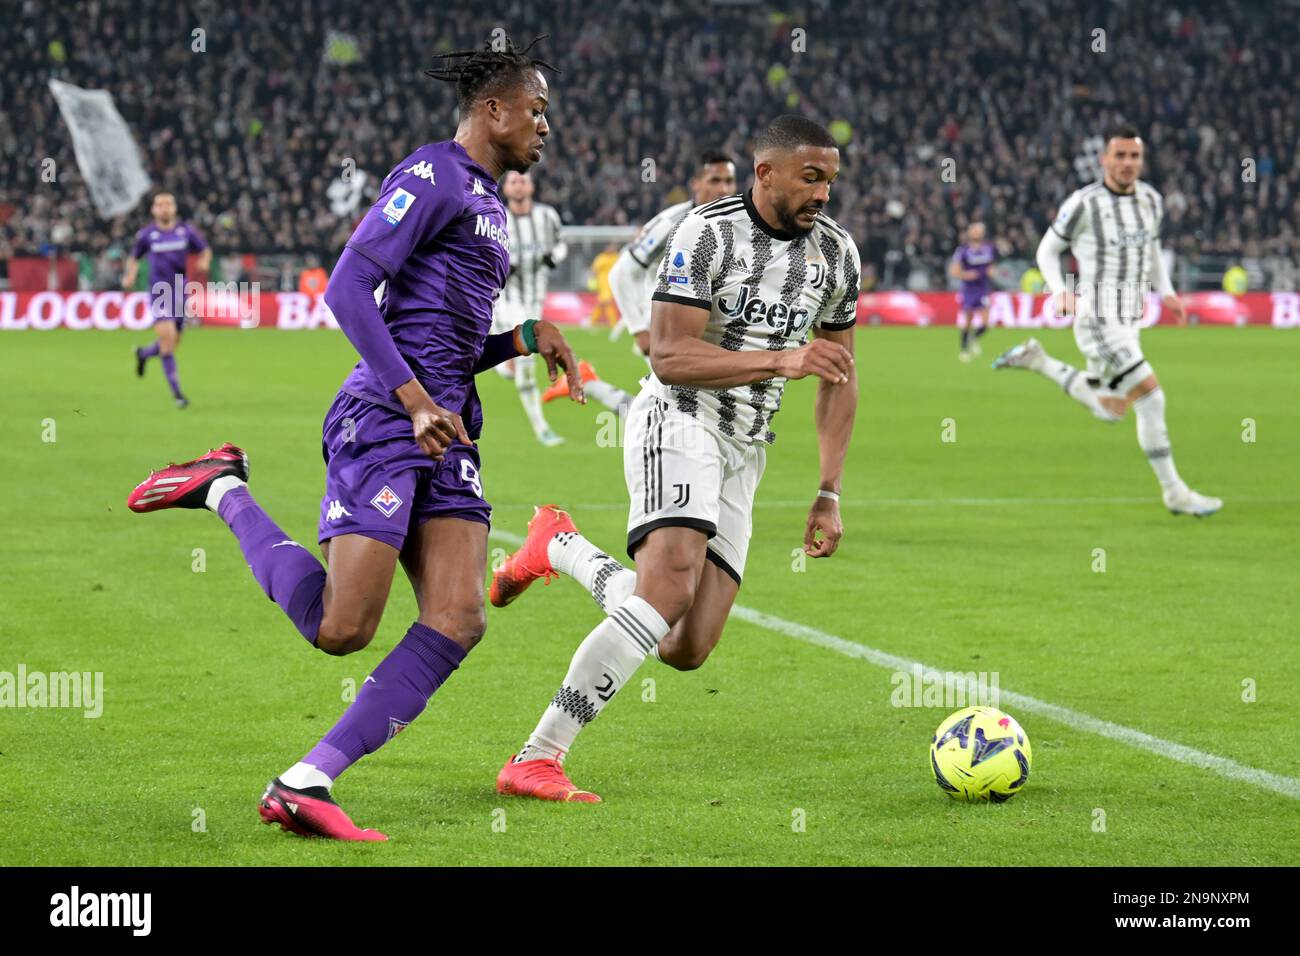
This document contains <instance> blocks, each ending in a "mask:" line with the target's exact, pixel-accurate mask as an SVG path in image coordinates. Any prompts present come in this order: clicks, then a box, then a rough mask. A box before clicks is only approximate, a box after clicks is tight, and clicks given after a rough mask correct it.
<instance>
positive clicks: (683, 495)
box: [673, 482, 691, 508]
mask: <svg viewBox="0 0 1300 956" xmlns="http://www.w3.org/2000/svg"><path fill="white" fill-rule="evenodd" d="M673 490H674V491H676V492H677V497H676V498H675V499H674V500H673V504H674V505H676V506H677V507H678V508H685V507H686V504H687V502H689V501H690V500H691V486H690V483H689V482H687V483H686V484H682V485H673Z"/></svg>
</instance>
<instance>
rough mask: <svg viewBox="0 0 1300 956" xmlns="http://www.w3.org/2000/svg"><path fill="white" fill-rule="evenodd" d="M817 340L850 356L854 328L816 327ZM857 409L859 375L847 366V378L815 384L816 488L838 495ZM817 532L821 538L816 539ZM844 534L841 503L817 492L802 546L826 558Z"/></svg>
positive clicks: (808, 551)
mask: <svg viewBox="0 0 1300 956" xmlns="http://www.w3.org/2000/svg"><path fill="white" fill-rule="evenodd" d="M813 335H814V336H815V337H816V338H818V339H823V340H825V341H829V342H833V343H835V344H836V345H838V346H840V347H841V348H842V349H844V350H845V351H846V352H848V354H849V355H850V356H852V355H853V337H854V328H853V327H852V326H850V327H849V328H847V329H840V330H831V329H815V330H814V331H813ZM857 412H858V376H857V372H856V370H855V369H853V368H852V367H850V371H849V377H848V381H845V382H828V381H826V380H825V379H823V380H821V381H820V382H818V383H817V401H816V405H815V406H814V412H813V420H814V422H815V423H816V426H817V455H818V460H819V461H820V463H821V476H820V479H819V480H818V483H817V490H818V491H828V492H831V493H832V494H836V495H838V494H839V493H840V484H841V481H842V479H843V475H844V460H845V458H847V457H848V453H849V440H850V439H851V438H852V437H853V421H854V419H855V418H856V417H857ZM819 532H820V534H821V537H820V538H818V533H819ZM843 535H844V525H843V524H842V522H841V521H840V504H839V501H838V500H837V499H835V498H827V497H823V496H821V495H818V496H817V497H816V498H814V499H813V504H812V509H811V510H810V511H809V512H808V523H807V526H806V527H805V528H804V539H803V549H804V552H805V553H806V554H808V555H809V556H810V557H814V558H828V557H830V556H831V555H832V554H834V553H835V549H836V548H838V547H839V544H840V538H841V537H843Z"/></svg>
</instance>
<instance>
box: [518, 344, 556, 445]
mask: <svg viewBox="0 0 1300 956" xmlns="http://www.w3.org/2000/svg"><path fill="white" fill-rule="evenodd" d="M515 388H517V389H519V403H520V404H521V405H523V406H524V414H525V415H527V416H528V423H529V424H530V425H532V426H533V433H534V434H537V435H540V434H541V433H542V432H544V431H546V430H547V428H548V427H549V426H548V425H547V424H546V418H545V416H543V415H542V397H541V395H539V394H538V393H537V369H536V367H535V365H534V364H533V357H532V356H531V355H524V356H520V357H519V358H518V359H516V360H515Z"/></svg>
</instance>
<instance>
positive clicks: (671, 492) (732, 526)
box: [623, 389, 767, 584]
mask: <svg viewBox="0 0 1300 956" xmlns="http://www.w3.org/2000/svg"><path fill="white" fill-rule="evenodd" d="M625 439H626V440H625V442H624V445H623V476H624V478H625V479H626V480H627V491H628V496H629V498H630V499H631V500H630V502H629V504H630V507H629V511H628V516H627V553H628V555H629V556H631V557H635V556H636V549H637V547H638V546H639V545H640V544H641V542H642V541H643V540H645V536H646V535H647V534H649V533H650V532H651V531H653V530H654V529H655V528H663V527H685V528H697V529H699V530H700V531H703V532H704V533H705V534H707V535H708V537H709V543H708V553H707V557H708V559H709V560H710V561H712V562H713V563H714V564H716V565H717V566H718V567H720V568H722V570H723V571H725V572H726V573H727V574H728V575H729V576H730V577H731V578H732V579H733V580H734V581H735V582H736V583H737V584H739V583H740V579H741V576H742V575H743V574H744V573H745V557H746V555H747V554H748V553H749V537H750V533H751V532H752V530H753V512H754V492H755V491H757V490H758V483H759V481H760V480H761V479H762V477H763V466H764V465H765V464H766V462H767V449H766V447H765V446H764V445H763V444H761V443H754V444H750V443H749V442H745V441H741V440H740V439H736V438H731V437H728V436H726V435H723V434H722V433H721V432H717V431H715V430H713V429H712V428H709V427H708V426H707V425H705V424H703V423H702V422H700V421H699V420H698V419H696V418H692V417H691V416H690V415H687V414H685V413H684V412H679V411H678V410H677V409H675V408H673V407H672V406H671V405H670V404H669V403H667V402H665V401H663V400H662V399H660V398H657V397H656V396H655V395H653V394H652V393H651V392H650V391H649V390H647V389H642V391H641V394H639V395H638V396H637V397H636V400H635V401H634V402H632V405H631V407H630V408H629V409H628V413H627V433H626V436H625Z"/></svg>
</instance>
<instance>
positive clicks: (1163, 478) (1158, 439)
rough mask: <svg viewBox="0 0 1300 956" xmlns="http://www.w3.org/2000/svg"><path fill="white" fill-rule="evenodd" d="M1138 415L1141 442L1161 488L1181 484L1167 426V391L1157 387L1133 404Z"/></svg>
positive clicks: (1139, 439)
mask: <svg viewBox="0 0 1300 956" xmlns="http://www.w3.org/2000/svg"><path fill="white" fill-rule="evenodd" d="M1133 412H1134V414H1135V415H1136V416H1137V433H1138V445H1139V446H1140V447H1141V448H1142V450H1143V451H1144V452H1145V453H1146V456H1147V461H1149V462H1150V463H1151V470H1152V471H1154V472H1155V473H1156V479H1157V480H1158V481H1159V482H1160V487H1161V488H1165V489H1168V488H1172V487H1174V486H1175V485H1178V484H1181V483H1182V479H1181V478H1179V477H1178V469H1177V468H1175V467H1174V452H1173V449H1172V448H1171V447H1170V446H1169V429H1168V428H1167V427H1166V426H1165V391H1164V389H1162V388H1156V389H1155V390H1153V391H1150V392H1147V393H1146V394H1145V395H1143V396H1142V397H1141V398H1139V399H1138V400H1137V401H1135V402H1134V403H1133Z"/></svg>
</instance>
